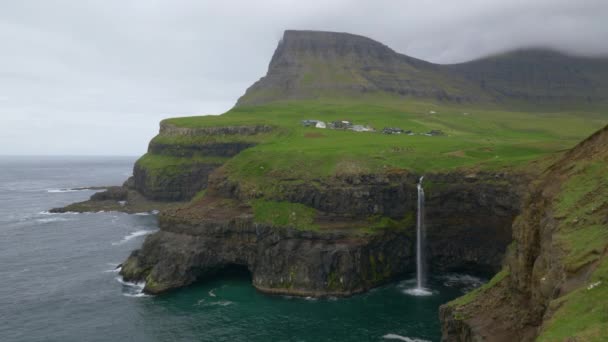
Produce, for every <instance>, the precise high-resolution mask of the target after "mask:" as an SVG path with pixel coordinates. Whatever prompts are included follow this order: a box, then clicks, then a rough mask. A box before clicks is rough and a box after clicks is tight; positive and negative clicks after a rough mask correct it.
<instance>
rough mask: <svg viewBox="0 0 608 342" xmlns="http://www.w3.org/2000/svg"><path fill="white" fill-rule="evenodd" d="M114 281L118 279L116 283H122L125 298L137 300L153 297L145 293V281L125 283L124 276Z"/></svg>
mask: <svg viewBox="0 0 608 342" xmlns="http://www.w3.org/2000/svg"><path fill="white" fill-rule="evenodd" d="M114 279H116V281H118V282H119V283H121V284H122V285H123V293H122V295H123V296H125V297H136V298H141V297H152V296H151V295H149V294H147V293H144V288H145V287H146V282H145V281H140V282H130V281H125V280H124V279H123V278H122V276H118V277H116V278H114Z"/></svg>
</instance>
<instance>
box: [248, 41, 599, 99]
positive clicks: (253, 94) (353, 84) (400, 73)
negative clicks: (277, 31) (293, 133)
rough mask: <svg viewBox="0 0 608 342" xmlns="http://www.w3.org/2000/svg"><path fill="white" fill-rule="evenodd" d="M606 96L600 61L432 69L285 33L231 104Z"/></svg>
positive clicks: (521, 57)
mask: <svg viewBox="0 0 608 342" xmlns="http://www.w3.org/2000/svg"><path fill="white" fill-rule="evenodd" d="M607 90H608V59H607V58H587V57H574V56H568V55H565V54H562V53H559V52H556V51H550V50H541V49H529V50H519V51H514V52H510V53H504V54H500V55H496V56H491V57H487V58H482V59H478V60H474V61H470V62H466V63H460V64H452V65H440V64H434V63H430V62H426V61H423V60H420V59H416V58H413V57H409V56H406V55H403V54H399V53H397V52H395V51H394V50H392V49H391V48H389V47H388V46H386V45H384V44H382V43H379V42H377V41H374V40H372V39H369V38H366V37H362V36H358V35H353V34H348V33H336V32H321V31H294V30H288V31H285V33H284V36H283V39H282V40H281V41H280V42H279V45H278V47H277V49H276V51H275V53H274V55H273V57H272V60H271V61H270V65H269V67H268V72H267V74H266V76H264V77H263V78H261V79H260V80H259V81H257V82H256V83H255V84H253V85H252V86H251V87H250V88H249V89H247V91H246V93H245V95H243V96H242V97H241V98H240V99H239V101H238V102H237V106H245V105H258V104H265V103H270V102H276V101H285V100H303V99H317V98H327V97H330V98H331V97H360V96H362V95H365V96H369V95H371V96H374V95H376V96H377V95H381V96H386V95H388V96H395V97H402V98H403V97H405V98H417V99H428V100H433V101H440V102H452V103H490V102H493V103H505V102H510V101H523V102H530V103H538V104H570V103H576V104H578V103H604V102H606V101H608V91H607Z"/></svg>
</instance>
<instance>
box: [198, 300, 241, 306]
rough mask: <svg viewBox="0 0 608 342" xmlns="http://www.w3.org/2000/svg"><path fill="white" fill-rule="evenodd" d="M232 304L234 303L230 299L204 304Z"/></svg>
mask: <svg viewBox="0 0 608 342" xmlns="http://www.w3.org/2000/svg"><path fill="white" fill-rule="evenodd" d="M232 304H234V303H233V302H231V301H229V300H220V301H217V302H211V303H207V304H203V306H228V305H232Z"/></svg>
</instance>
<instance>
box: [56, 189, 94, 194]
mask: <svg viewBox="0 0 608 342" xmlns="http://www.w3.org/2000/svg"><path fill="white" fill-rule="evenodd" d="M88 190H90V189H46V192H48V193H52V194H53V193H55V194H57V193H64V192H78V191H88Z"/></svg>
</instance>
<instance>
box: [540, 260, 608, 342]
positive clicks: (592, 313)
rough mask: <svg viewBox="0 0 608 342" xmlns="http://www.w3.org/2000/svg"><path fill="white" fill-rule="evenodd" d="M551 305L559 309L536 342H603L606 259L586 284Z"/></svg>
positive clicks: (607, 307)
mask: <svg viewBox="0 0 608 342" xmlns="http://www.w3.org/2000/svg"><path fill="white" fill-rule="evenodd" d="M592 285H595V287H591V286H592ZM551 306H552V307H556V308H558V309H557V311H556V312H555V314H554V315H553V317H551V319H550V320H549V322H548V323H546V324H545V327H544V329H543V330H542V331H541V333H540V336H539V337H538V341H591V342H592V341H598V342H599V341H606V331H607V327H608V260H607V259H604V260H603V263H602V264H601V265H600V267H599V268H598V269H596V271H595V272H594V275H593V277H592V279H591V281H590V282H589V284H587V285H586V286H583V287H581V288H579V289H577V290H575V291H573V292H571V293H569V294H568V295H566V296H563V297H560V298H559V299H557V300H554V301H553V302H552V303H551Z"/></svg>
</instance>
